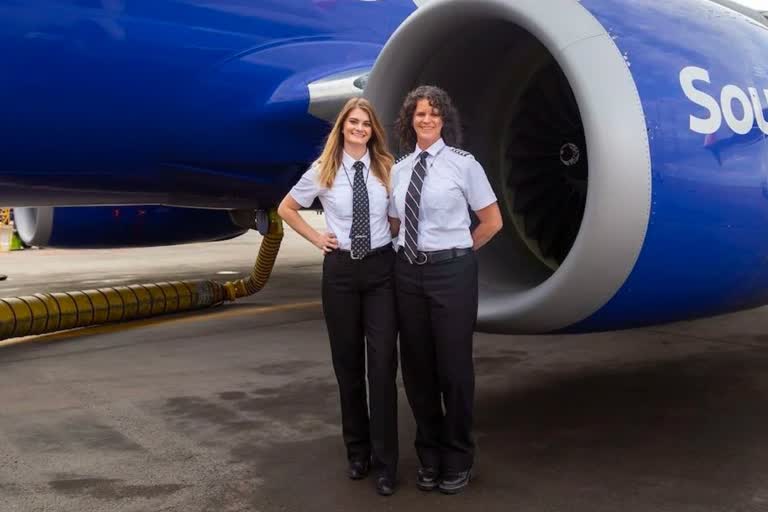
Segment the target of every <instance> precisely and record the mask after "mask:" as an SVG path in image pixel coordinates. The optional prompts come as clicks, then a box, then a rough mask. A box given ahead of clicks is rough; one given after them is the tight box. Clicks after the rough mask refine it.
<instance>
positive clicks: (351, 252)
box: [349, 251, 367, 260]
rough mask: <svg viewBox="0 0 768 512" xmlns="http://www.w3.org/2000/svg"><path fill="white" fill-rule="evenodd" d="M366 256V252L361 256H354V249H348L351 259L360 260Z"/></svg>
mask: <svg viewBox="0 0 768 512" xmlns="http://www.w3.org/2000/svg"><path fill="white" fill-rule="evenodd" d="M366 256H367V254H363V255H362V256H360V257H358V258H355V252H354V251H349V257H350V258H352V259H353V260H361V259H363V258H365V257H366Z"/></svg>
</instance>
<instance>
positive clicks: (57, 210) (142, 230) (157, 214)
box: [13, 206, 247, 249]
mask: <svg viewBox="0 0 768 512" xmlns="http://www.w3.org/2000/svg"><path fill="white" fill-rule="evenodd" d="M13 214H14V221H15V225H16V229H17V231H18V233H19V237H20V238H21V239H22V240H23V241H24V243H25V244H27V245H33V246H38V247H60V248H70V249H105V248H113V247H149V246H155V245H173V244H186V243H194V242H212V241H217V240H226V239H229V238H234V237H236V236H240V235H242V234H243V233H245V232H246V231H247V229H246V228H244V227H241V226H239V225H237V224H236V223H235V221H234V220H233V218H232V217H231V215H230V213H229V212H228V211H224V210H204V209H197V208H171V207H167V206H89V207H39V208H14V210H13Z"/></svg>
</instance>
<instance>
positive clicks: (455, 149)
mask: <svg viewBox="0 0 768 512" xmlns="http://www.w3.org/2000/svg"><path fill="white" fill-rule="evenodd" d="M448 149H450V150H451V151H453V152H454V153H456V154H457V155H461V156H466V157H470V158H474V157H473V156H472V153H470V152H469V151H464V150H463V149H459V148H454V147H452V146H448Z"/></svg>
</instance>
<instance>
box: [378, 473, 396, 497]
mask: <svg viewBox="0 0 768 512" xmlns="http://www.w3.org/2000/svg"><path fill="white" fill-rule="evenodd" d="M376 492H377V493H379V494H380V495H382V496H392V495H393V494H395V479H394V478H392V477H390V476H389V475H387V474H386V473H380V474H379V476H377V477H376Z"/></svg>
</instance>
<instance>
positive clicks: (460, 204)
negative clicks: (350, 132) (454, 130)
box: [389, 139, 496, 251]
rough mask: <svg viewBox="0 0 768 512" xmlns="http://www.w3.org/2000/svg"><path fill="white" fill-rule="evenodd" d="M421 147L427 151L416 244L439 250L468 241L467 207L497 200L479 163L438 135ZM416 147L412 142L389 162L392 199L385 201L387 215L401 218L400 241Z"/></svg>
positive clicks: (477, 207) (480, 206)
mask: <svg viewBox="0 0 768 512" xmlns="http://www.w3.org/2000/svg"><path fill="white" fill-rule="evenodd" d="M426 151H427V153H429V156H428V157H427V175H426V177H425V179H424V185H423V186H422V188H421V205H420V207H419V238H418V244H417V245H418V249H419V250H420V251H441V250H444V249H452V248H467V247H472V245H473V242H472V234H471V233H470V231H469V226H470V218H469V208H472V210H473V211H477V210H482V209H483V208H485V207H486V206H490V205H491V204H493V203H495V202H496V194H494V192H493V189H492V188H491V184H490V183H489V182H488V178H487V177H486V175H485V171H484V170H483V166H481V165H480V163H479V162H478V161H477V160H475V158H474V157H473V156H472V155H470V154H469V153H467V152H466V151H462V150H460V149H456V148H452V147H450V146H447V145H446V144H445V142H443V139H439V140H438V141H437V142H435V143H434V144H432V145H431V146H430V147H429V148H427V150H426ZM421 152H422V150H421V149H419V147H418V146H417V147H416V150H415V151H414V152H413V153H411V154H410V155H407V156H405V157H404V158H401V159H399V160H398V161H397V162H396V163H395V165H394V167H393V168H392V197H393V200H392V201H390V204H389V216H390V217H394V218H399V219H400V223H401V224H400V235H399V237H398V239H397V245H399V246H400V247H402V246H403V245H405V195H406V193H407V191H408V186H409V185H410V183H411V174H412V173H413V167H414V166H415V165H416V162H418V160H419V154H420V153H421Z"/></svg>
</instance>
